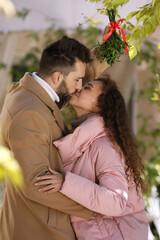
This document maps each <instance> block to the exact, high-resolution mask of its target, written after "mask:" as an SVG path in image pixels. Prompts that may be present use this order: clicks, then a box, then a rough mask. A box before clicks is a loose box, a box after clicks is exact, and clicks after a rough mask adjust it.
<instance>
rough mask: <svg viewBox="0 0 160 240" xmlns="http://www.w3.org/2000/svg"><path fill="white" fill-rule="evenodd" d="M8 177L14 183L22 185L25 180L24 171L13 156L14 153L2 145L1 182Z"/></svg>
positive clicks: (0, 149) (0, 157)
mask: <svg viewBox="0 0 160 240" xmlns="http://www.w3.org/2000/svg"><path fill="white" fill-rule="evenodd" d="M5 177H8V178H9V179H10V180H11V181H12V182H13V183H14V184H16V185H18V186H20V185H21V184H22V182H23V178H22V172H21V169H20V167H19V165H18V163H17V161H16V160H15V159H14V158H13V156H12V153H11V152H10V151H9V150H8V149H7V148H5V147H2V146H1V147H0V182H2V181H4V178H5Z"/></svg>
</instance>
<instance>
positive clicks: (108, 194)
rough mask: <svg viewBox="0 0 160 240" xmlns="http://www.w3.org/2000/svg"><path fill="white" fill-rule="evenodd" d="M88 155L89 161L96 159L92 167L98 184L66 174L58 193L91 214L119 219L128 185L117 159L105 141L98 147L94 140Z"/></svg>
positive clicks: (124, 205) (116, 154) (115, 153)
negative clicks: (93, 212) (91, 212)
mask: <svg viewBox="0 0 160 240" xmlns="http://www.w3.org/2000/svg"><path fill="white" fill-rule="evenodd" d="M89 151H90V157H91V160H93V159H94V158H96V161H95V162H94V164H95V171H96V176H97V179H98V182H99V184H96V183H94V182H92V181H90V180H88V179H86V178H83V177H81V176H78V175H75V174H73V173H70V172H67V173H66V177H65V181H64V183H63V185H62V188H61V193H63V194H65V195H66V196H68V197H69V198H71V199H73V200H74V201H76V202H78V203H80V204H82V205H83V206H85V207H87V208H88V209H90V210H92V211H95V212H98V213H101V214H103V215H106V216H120V215H121V214H122V213H123V211H124V209H125V207H126V202H127V198H128V187H127V181H126V177H125V172H124V168H123V166H122V164H121V161H120V156H119V154H118V153H117V152H116V151H115V150H114V149H113V148H112V146H111V145H110V144H109V143H106V142H105V141H104V142H101V141H99V143H98V141H97V140H96V141H95V142H94V143H93V144H92V147H91V148H90V150H89ZM86 161H90V159H86ZM86 171H87V170H86Z"/></svg>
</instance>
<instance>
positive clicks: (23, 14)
mask: <svg viewBox="0 0 160 240" xmlns="http://www.w3.org/2000/svg"><path fill="white" fill-rule="evenodd" d="M29 13H30V10H29V9H28V8H23V9H22V10H21V11H17V14H16V15H17V17H19V18H22V19H23V20H25V19H26V17H27V16H28V14H29Z"/></svg>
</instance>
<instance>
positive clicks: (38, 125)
mask: <svg viewBox="0 0 160 240" xmlns="http://www.w3.org/2000/svg"><path fill="white" fill-rule="evenodd" d="M48 136H50V128H49V125H48V122H47V121H46V120H45V117H44V116H41V115H40V114H39V113H37V112H36V111H33V110H27V111H25V112H23V113H21V114H19V115H18V116H17V117H16V118H15V119H14V120H13V121H12V124H11V126H10V128H9V131H8V142H9V145H10V149H11V151H12V152H13V154H14V157H15V159H16V160H17V161H18V163H19V165H20V167H21V169H22V172H23V177H24V185H23V186H22V187H21V191H22V192H23V194H24V195H25V197H26V198H28V199H30V200H32V201H35V202H37V203H39V204H42V205H45V206H47V207H50V208H54V209H57V210H59V211H62V212H65V213H68V214H74V215H76V216H80V217H83V218H90V217H91V215H92V213H91V211H89V210H88V209H86V208H84V207H82V206H81V205H79V204H78V203H76V202H74V201H72V200H71V199H69V198H67V197H66V196H64V195H63V194H61V193H59V192H55V193H52V194H48V195H45V194H43V193H39V192H37V188H36V187H35V186H34V183H35V180H36V177H37V176H40V175H44V174H45V173H46V172H47V170H48V166H50V162H49V159H48V157H49V145H50V144H52V143H50V139H49V137H48ZM52 147H54V146H52ZM53 161H56V159H53Z"/></svg>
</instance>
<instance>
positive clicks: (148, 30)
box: [144, 22, 152, 35]
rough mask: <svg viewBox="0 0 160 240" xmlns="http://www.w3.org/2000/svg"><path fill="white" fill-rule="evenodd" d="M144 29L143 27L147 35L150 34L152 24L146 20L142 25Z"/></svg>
mask: <svg viewBox="0 0 160 240" xmlns="http://www.w3.org/2000/svg"><path fill="white" fill-rule="evenodd" d="M144 29H145V31H146V33H147V35H150V34H151V32H152V25H151V24H150V23H149V22H147V23H146V24H145V25H144Z"/></svg>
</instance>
